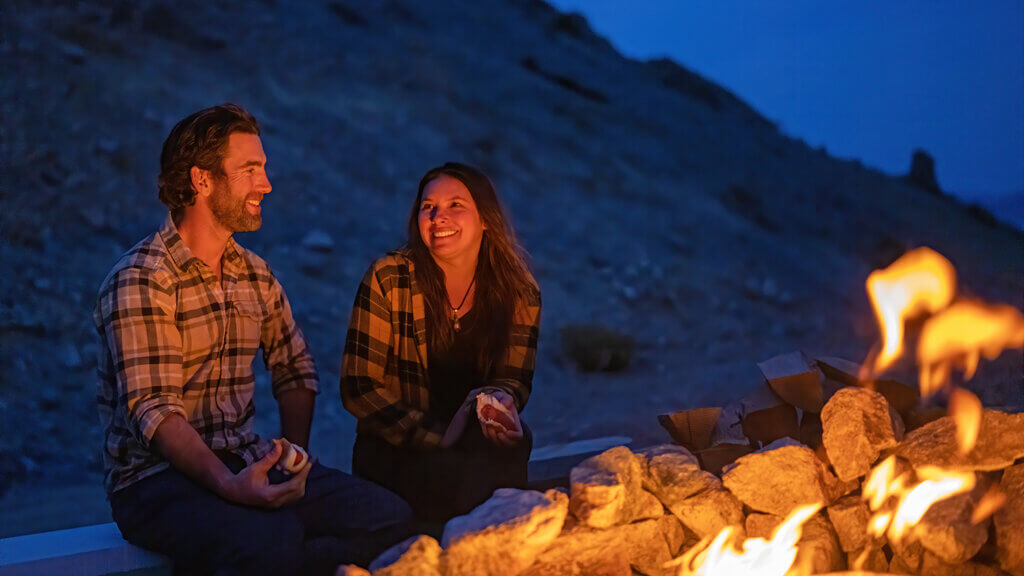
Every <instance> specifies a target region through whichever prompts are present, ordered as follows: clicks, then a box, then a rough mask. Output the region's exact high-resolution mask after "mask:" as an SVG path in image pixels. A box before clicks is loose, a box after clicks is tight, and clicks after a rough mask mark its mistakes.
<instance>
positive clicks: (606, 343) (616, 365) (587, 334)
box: [562, 324, 636, 372]
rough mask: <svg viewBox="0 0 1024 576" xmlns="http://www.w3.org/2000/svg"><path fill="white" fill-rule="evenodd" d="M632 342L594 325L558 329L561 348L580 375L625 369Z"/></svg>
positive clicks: (626, 335)
mask: <svg viewBox="0 0 1024 576" xmlns="http://www.w3.org/2000/svg"><path fill="white" fill-rule="evenodd" d="M635 347H636V340H634V339H633V337H632V336H630V335H628V334H622V333H619V332H616V331H615V330H612V329H610V328H606V327H604V326H599V325H596V324H577V325H570V326H566V327H565V328H563V329H562V348H563V350H564V351H565V353H566V354H568V356H569V357H570V358H572V359H573V361H574V362H576V366H577V367H579V369H580V370H583V371H584V372H594V371H598V370H600V371H605V372H618V371H620V370H625V369H626V367H627V366H629V361H630V359H631V358H632V357H633V349H634V348H635Z"/></svg>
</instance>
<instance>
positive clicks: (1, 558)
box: [0, 436, 632, 576]
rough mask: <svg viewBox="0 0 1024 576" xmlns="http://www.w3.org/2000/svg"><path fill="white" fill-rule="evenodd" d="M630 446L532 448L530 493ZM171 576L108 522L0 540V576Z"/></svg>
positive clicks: (164, 562)
mask: <svg viewBox="0 0 1024 576" xmlns="http://www.w3.org/2000/svg"><path fill="white" fill-rule="evenodd" d="M631 443H632V439H630V438H627V437H625V436H606V437H604V438H591V439H589V440H579V441H577V442H569V443H566V444H553V445H550V446H544V447H542V448H538V449H536V450H534V451H533V453H532V454H531V456H530V463H529V469H528V477H529V484H530V488H533V489H535V490H545V489H547V488H553V487H556V486H568V485H569V472H570V471H571V470H572V467H573V466H575V465H577V464H579V463H580V462H582V461H583V460H585V459H587V458H589V457H591V456H593V455H595V454H599V453H601V452H604V451H605V450H607V449H609V448H612V447H614V446H629V445H630V444H631ZM172 572H173V570H172V566H171V562H170V560H168V559H167V558H166V557H165V556H162V555H160V554H157V553H155V552H150V551H148V550H143V549H142V548H139V547H137V546H133V545H131V544H129V543H128V542H126V541H125V540H124V539H123V538H121V532H120V531H119V530H118V529H117V525H116V524H114V523H112V522H111V523H109V524H96V525H93V526H83V527H81V528H71V529H68V530H57V531H54V532H43V533H40V534H29V535H26V536H16V537H13V538H4V539H0V576H22V575H32V576H37V575H49V574H61V575H70V576H115V575H119V576H129V575H130V576H171V574H172Z"/></svg>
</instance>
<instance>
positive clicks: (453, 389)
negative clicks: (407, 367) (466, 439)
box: [427, 307, 485, 423]
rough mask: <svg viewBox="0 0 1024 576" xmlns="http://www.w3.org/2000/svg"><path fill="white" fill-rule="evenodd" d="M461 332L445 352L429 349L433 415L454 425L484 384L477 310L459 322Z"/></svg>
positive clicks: (431, 408)
mask: <svg viewBox="0 0 1024 576" xmlns="http://www.w3.org/2000/svg"><path fill="white" fill-rule="evenodd" d="M459 325H460V326H461V328H462V329H461V330H460V331H458V332H456V333H455V341H454V342H453V343H452V347H451V348H449V349H448V350H445V351H440V352H439V351H437V350H433V349H430V348H428V352H427V354H428V359H427V365H428V366H429V368H428V370H429V372H430V412H431V415H432V416H433V417H434V418H437V419H438V420H440V421H442V422H445V423H447V422H451V419H452V417H453V416H455V413H456V412H457V411H458V409H459V406H461V405H462V402H463V401H464V400H465V399H466V395H467V394H469V391H470V390H472V389H474V388H479V387H481V386H483V385H484V382H483V375H482V374H480V373H479V372H480V370H479V368H478V366H477V358H478V356H479V338H478V337H477V336H478V335H479V334H480V331H481V330H482V329H485V327H484V326H481V325H480V323H479V322H477V310H476V308H475V307H474V308H471V309H470V310H469V312H466V314H465V315H464V316H462V317H461V318H460V319H459Z"/></svg>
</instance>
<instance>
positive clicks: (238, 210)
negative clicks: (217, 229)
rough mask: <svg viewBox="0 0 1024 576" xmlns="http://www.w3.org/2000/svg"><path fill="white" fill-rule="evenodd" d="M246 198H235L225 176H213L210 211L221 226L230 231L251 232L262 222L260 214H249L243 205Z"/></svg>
mask: <svg viewBox="0 0 1024 576" xmlns="http://www.w3.org/2000/svg"><path fill="white" fill-rule="evenodd" d="M245 202H246V198H235V197H233V196H232V195H231V192H230V191H229V190H228V183H227V179H226V178H223V179H222V178H215V179H214V184H213V194H211V195H210V211H211V212H213V217H214V218H216V219H217V222H219V223H220V225H221V226H223V227H225V228H227V229H228V230H230V231H231V232H233V233H234V232H252V231H253V230H259V229H260V225H261V224H263V215H262V214H250V213H249V210H248V209H247V208H246V207H245Z"/></svg>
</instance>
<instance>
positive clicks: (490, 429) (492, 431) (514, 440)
mask: <svg viewBox="0 0 1024 576" xmlns="http://www.w3.org/2000/svg"><path fill="white" fill-rule="evenodd" d="M491 396H493V397H494V399H495V400H497V401H498V402H501V404H502V406H504V407H505V408H508V412H509V416H510V417H511V418H512V423H513V424H514V426H513V427H512V428H505V427H504V426H501V425H500V424H492V423H490V422H487V421H481V422H480V431H481V432H482V433H483V435H484V438H486V439H487V440H488V441H489V442H491V443H492V444H496V445H498V446H515V445H516V444H518V443H519V441H520V440H522V439H523V425H522V422H520V420H519V411H517V410H516V403H515V401H514V400H513V399H512V396H511V395H509V393H508V392H505V391H504V390H495V391H493V392H491ZM474 398H475V396H474Z"/></svg>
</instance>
